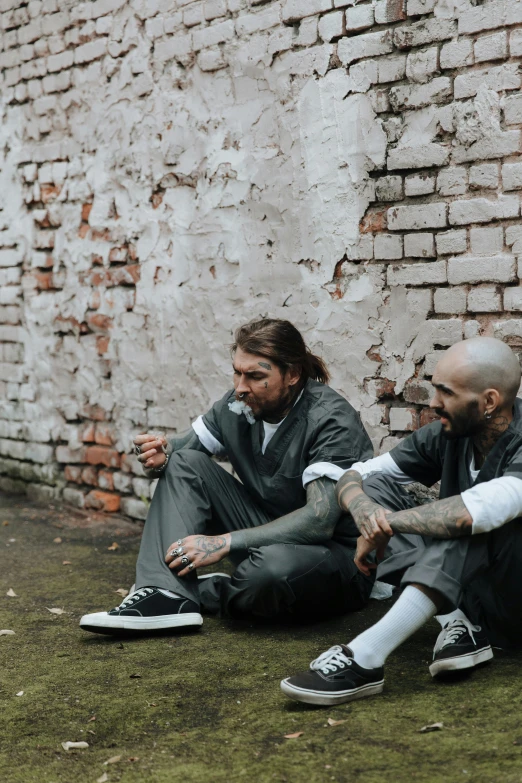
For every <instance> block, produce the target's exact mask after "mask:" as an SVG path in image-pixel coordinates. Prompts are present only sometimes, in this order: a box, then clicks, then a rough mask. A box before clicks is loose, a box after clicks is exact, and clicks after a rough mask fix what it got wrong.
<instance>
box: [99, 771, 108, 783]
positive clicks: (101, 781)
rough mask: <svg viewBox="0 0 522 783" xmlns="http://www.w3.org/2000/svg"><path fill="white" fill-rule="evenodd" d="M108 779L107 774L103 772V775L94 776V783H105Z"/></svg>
mask: <svg viewBox="0 0 522 783" xmlns="http://www.w3.org/2000/svg"><path fill="white" fill-rule="evenodd" d="M108 780H109V776H108V775H107V773H106V772H104V773H103V775H100V777H99V778H96V783H107V781H108Z"/></svg>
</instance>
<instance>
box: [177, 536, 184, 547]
mask: <svg viewBox="0 0 522 783" xmlns="http://www.w3.org/2000/svg"><path fill="white" fill-rule="evenodd" d="M182 543H183V542H182V540H181V538H180V539H178V541H176V544H177V545H178V546H181V544H182Z"/></svg>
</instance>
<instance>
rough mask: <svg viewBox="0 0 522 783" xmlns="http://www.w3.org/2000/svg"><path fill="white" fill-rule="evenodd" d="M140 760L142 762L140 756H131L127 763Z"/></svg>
mask: <svg viewBox="0 0 522 783" xmlns="http://www.w3.org/2000/svg"><path fill="white" fill-rule="evenodd" d="M139 760H140V757H139V756H129V758H128V759H127V761H139Z"/></svg>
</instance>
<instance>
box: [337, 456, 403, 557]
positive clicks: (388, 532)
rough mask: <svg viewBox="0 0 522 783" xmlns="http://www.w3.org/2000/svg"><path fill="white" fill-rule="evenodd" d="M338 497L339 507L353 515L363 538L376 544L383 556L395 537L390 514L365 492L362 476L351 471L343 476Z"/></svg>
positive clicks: (339, 483)
mask: <svg viewBox="0 0 522 783" xmlns="http://www.w3.org/2000/svg"><path fill="white" fill-rule="evenodd" d="M336 495H337V502H338V503H339V506H340V507H341V509H342V510H343V511H346V512H349V513H350V514H351V515H352V517H353V519H354V522H355V524H356V525H357V527H358V529H359V532H360V534H361V535H362V536H363V538H364V539H365V540H366V541H368V542H370V543H372V544H374V545H375V546H376V547H377V548H378V550H379V554H381V549H383V547H385V546H386V544H387V543H388V539H389V538H390V536H392V535H393V530H392V529H391V527H390V525H389V522H388V514H389V512H387V511H386V509H384V508H383V507H382V506H380V505H379V504H378V503H376V502H375V501H374V500H372V499H371V498H369V497H368V495H366V494H365V493H364V492H363V489H362V477H361V474H360V473H358V472H357V471H356V470H349V471H347V472H346V473H345V474H344V475H343V476H341V478H340V479H339V481H338V483H337V486H336Z"/></svg>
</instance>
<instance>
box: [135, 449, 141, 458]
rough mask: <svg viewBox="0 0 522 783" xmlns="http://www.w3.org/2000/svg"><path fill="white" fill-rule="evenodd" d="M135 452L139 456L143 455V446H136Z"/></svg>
mask: <svg viewBox="0 0 522 783" xmlns="http://www.w3.org/2000/svg"><path fill="white" fill-rule="evenodd" d="M134 453H135V455H136V456H137V457H140V456H141V446H134Z"/></svg>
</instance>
